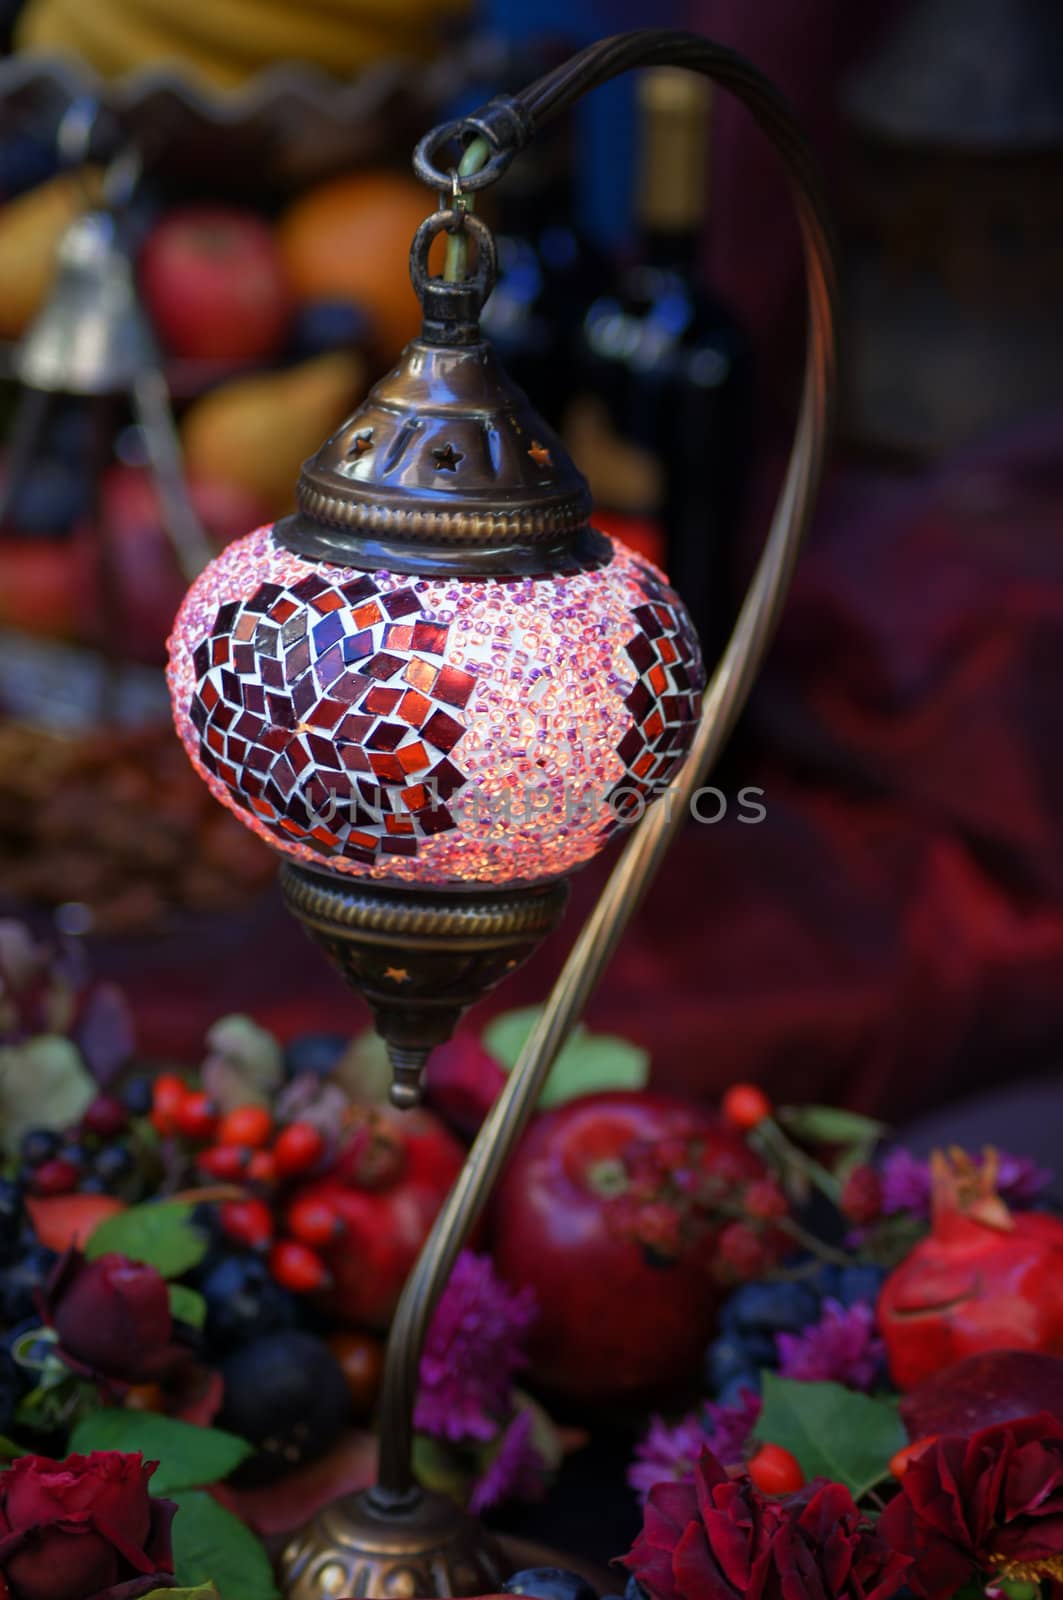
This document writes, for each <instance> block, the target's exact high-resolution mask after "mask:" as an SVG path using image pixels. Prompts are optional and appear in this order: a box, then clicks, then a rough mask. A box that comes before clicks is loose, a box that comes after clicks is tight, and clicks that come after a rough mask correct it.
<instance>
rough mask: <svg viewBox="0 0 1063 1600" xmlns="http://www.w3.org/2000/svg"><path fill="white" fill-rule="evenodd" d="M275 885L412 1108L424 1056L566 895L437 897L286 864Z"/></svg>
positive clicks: (556, 886) (511, 892)
mask: <svg viewBox="0 0 1063 1600" xmlns="http://www.w3.org/2000/svg"><path fill="white" fill-rule="evenodd" d="M281 888H282V891H283V893H284V898H285V902H286V904H287V906H288V909H289V910H290V911H292V912H293V913H294V914H295V916H296V917H298V919H299V921H300V922H301V923H302V925H303V927H304V928H305V929H306V931H307V933H308V934H309V935H310V937H311V938H312V939H313V940H314V941H315V942H316V943H317V944H319V945H320V946H321V948H322V949H323V950H324V951H325V953H326V955H327V956H328V957H329V959H330V960H331V961H332V963H333V965H334V966H336V967H337V968H338V969H339V971H340V972H341V974H342V975H343V977H344V978H345V979H346V981H347V982H348V983H349V984H350V985H351V987H352V988H356V989H358V991H359V992H360V993H361V994H363V995H364V996H365V998H366V1000H368V1002H369V1004H370V1006H371V1007H372V1008H373V1016H374V1018H375V1021H376V1026H377V1031H378V1032H379V1033H380V1035H381V1037H382V1038H383V1039H384V1040H385V1041H386V1043H387V1046H388V1051H389V1054H390V1056H391V1061H392V1067H393V1069H394V1079H393V1082H392V1086H391V1098H392V1100H393V1101H394V1103H395V1104H396V1105H397V1106H412V1105H416V1103H417V1101H418V1099H419V1098H420V1083H421V1071H422V1068H423V1067H424V1063H425V1061H426V1060H427V1058H428V1054H429V1052H430V1051H431V1050H432V1049H433V1048H434V1046H435V1045H437V1044H441V1043H442V1042H443V1041H444V1040H445V1039H449V1038H450V1036H451V1034H452V1033H453V1031H454V1028H455V1025H456V1024H457V1022H458V1019H459V1018H460V1017H461V1015H462V1013H463V1012H464V1011H465V1010H467V1008H468V1007H469V1006H471V1005H472V1004H473V1003H474V1001H476V1000H479V999H481V998H482V997H483V995H485V994H486V993H487V992H488V991H489V990H490V989H493V988H494V986H495V984H497V983H499V982H501V980H502V979H503V978H505V977H507V976H508V975H509V973H511V972H514V971H515V970H516V968H517V967H519V966H521V965H522V964H523V962H525V961H526V960H527V958H528V957H529V956H530V955H531V954H532V952H533V951H534V950H536V949H537V948H538V946H539V945H540V943H541V942H542V940H543V939H545V937H546V935H547V934H548V933H550V932H551V930H552V929H553V928H554V927H556V925H557V923H558V922H559V921H560V918H561V913H562V912H563V911H564V908H565V901H566V899H567V897H568V886H567V884H566V883H565V882H564V880H559V881H555V882H552V883H545V884H536V885H533V886H532V887H529V888H515V889H501V890H482V891H481V890H476V891H470V892H469V893H467V894H462V893H461V892H460V891H459V892H457V893H454V892H451V891H448V892H446V893H437V892H433V891H431V890H420V889H409V888H405V887H403V888H397V887H391V886H389V885H386V884H373V883H368V884H363V883H359V882H357V881H356V880H352V879H350V878H341V877H340V876H339V874H338V873H330V872H327V871H314V870H313V869H312V868H309V867H303V866H296V865H295V864H294V863H291V862H285V864H284V866H283V867H282V868H281Z"/></svg>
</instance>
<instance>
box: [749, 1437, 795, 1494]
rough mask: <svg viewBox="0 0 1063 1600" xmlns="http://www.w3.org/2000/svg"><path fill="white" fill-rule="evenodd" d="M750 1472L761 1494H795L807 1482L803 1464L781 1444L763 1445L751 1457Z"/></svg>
mask: <svg viewBox="0 0 1063 1600" xmlns="http://www.w3.org/2000/svg"><path fill="white" fill-rule="evenodd" d="M748 1472H749V1476H750V1477H751V1478H752V1480H753V1482H754V1483H755V1484H756V1486H757V1488H758V1489H759V1490H760V1492H761V1494H794V1493H795V1492H796V1491H797V1490H798V1489H800V1488H802V1487H803V1485H804V1481H805V1475H804V1473H803V1472H802V1471H801V1463H800V1462H799V1461H798V1460H797V1458H796V1456H792V1455H791V1454H790V1452H789V1450H784V1449H783V1447H782V1445H781V1444H762V1445H761V1446H760V1448H759V1449H758V1450H757V1451H756V1452H755V1454H754V1455H753V1456H752V1457H751V1459H750V1462H749V1466H748Z"/></svg>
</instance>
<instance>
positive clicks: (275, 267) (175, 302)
mask: <svg viewBox="0 0 1063 1600" xmlns="http://www.w3.org/2000/svg"><path fill="white" fill-rule="evenodd" d="M140 282H141V288H142V290H143V293H144V298H145V301H146V303H147V306H148V310H149V311H150V313H151V316H152V320H153V322H154V324H155V327H156V329H157V331H158V334H159V337H160V339H161V340H162V342H163V344H164V346H165V347H166V349H167V350H168V351H169V352H170V353H171V354H172V355H175V356H182V357H186V358H190V359H193V360H200V361H233V362H239V361H261V360H264V359H265V358H266V357H268V356H271V355H273V354H275V352H276V351H277V350H278V349H279V347H280V345H281V344H282V343H283V340H284V335H285V331H286V329H287V326H288V315H289V309H290V301H289V295H288V287H287V284H286V282H285V277H284V269H283V267H282V265H281V259H280V255H279V253H278V250H277V246H276V242H275V240H274V237H273V234H272V232H271V231H270V229H269V227H268V226H267V224H266V223H265V222H263V221H262V219H261V218H260V217H257V216H255V214H254V213H253V212H250V211H243V210H240V209H239V208H237V207H235V206H217V205H215V206H185V207H181V208H180V209H178V210H176V211H171V212H169V213H167V215H166V216H164V217H163V218H162V220H161V221H160V222H158V223H156V225H155V227H154V228H153V229H152V231H151V233H150V234H149V235H148V237H147V239H146V241H145V243H144V248H143V250H142V252H141V257H140Z"/></svg>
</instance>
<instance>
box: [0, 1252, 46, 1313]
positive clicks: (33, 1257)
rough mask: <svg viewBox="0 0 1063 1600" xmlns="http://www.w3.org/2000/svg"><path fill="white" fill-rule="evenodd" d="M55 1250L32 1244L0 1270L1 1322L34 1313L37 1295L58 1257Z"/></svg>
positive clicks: (35, 1311)
mask: <svg viewBox="0 0 1063 1600" xmlns="http://www.w3.org/2000/svg"><path fill="white" fill-rule="evenodd" d="M58 1259H59V1258H58V1256H57V1255H56V1253H55V1251H54V1250H46V1249H45V1247H44V1245H42V1244H34V1245H31V1246H30V1247H29V1249H28V1250H23V1252H22V1254H21V1255H20V1256H18V1257H17V1258H16V1260H14V1261H13V1262H12V1263H11V1265H10V1266H8V1267H5V1268H4V1270H3V1272H0V1323H2V1324H3V1325H4V1326H10V1325H11V1324H12V1323H14V1322H26V1321H27V1320H28V1319H29V1318H30V1317H33V1316H35V1315H36V1313H37V1295H38V1294H39V1293H40V1291H41V1290H42V1289H43V1288H44V1285H45V1283H46V1282H47V1280H48V1275H49V1273H50V1272H51V1270H52V1268H53V1266H54V1265H55V1263H56V1261H57V1260H58Z"/></svg>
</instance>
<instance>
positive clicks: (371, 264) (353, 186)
mask: <svg viewBox="0 0 1063 1600" xmlns="http://www.w3.org/2000/svg"><path fill="white" fill-rule="evenodd" d="M434 209H435V199H434V196H433V195H432V194H431V192H430V191H429V190H428V189H426V188H424V187H423V186H422V185H421V184H419V183H416V182H415V181H414V180H413V179H412V178H406V177H403V176H402V174H401V173H396V172H359V173H351V174H350V175H348V176H346V177H340V178H333V179H331V180H330V181H329V182H327V183H322V184H319V185H318V186H317V187H316V188H314V189H310V190H309V191H308V192H307V193H306V194H305V195H302V196H301V197H300V198H299V199H298V200H296V201H295V203H294V204H293V205H292V206H290V207H289V209H288V211H287V212H286V213H285V214H284V216H283V217H282V218H281V221H280V225H279V230H278V238H279V243H280V248H281V256H282V258H283V260H284V264H285V269H286V271H287V274H288V281H289V283H290V285H291V288H292V292H293V293H294V294H295V296H296V298H297V299H299V300H350V301H352V302H353V303H354V304H355V305H358V306H361V307H362V308H363V309H364V310H365V311H367V312H368V313H369V315H370V316H371V317H372V319H373V322H374V324H375V328H376V338H377V344H378V347H379V353H380V355H381V356H382V357H383V358H384V359H386V360H389V361H390V360H391V359H392V358H393V357H395V356H397V355H398V353H399V351H400V350H401V349H402V347H403V345H404V344H406V343H407V342H408V341H409V340H410V339H413V338H416V336H417V334H418V333H419V332H420V328H421V308H420V306H419V304H418V302H417V296H416V295H415V294H414V292H413V286H412V285H411V283H410V275H409V271H408V261H409V255H410V243H411V241H412V239H413V236H414V234H415V232H416V231H417V229H418V227H419V226H420V225H421V223H422V222H423V221H424V219H425V217H426V216H428V215H429V213H430V212H432V211H433V210H434ZM437 248H438V249H439V250H441V249H442V245H438V246H437ZM433 269H434V270H438V269H437V268H436V267H435V254H434V253H433Z"/></svg>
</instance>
